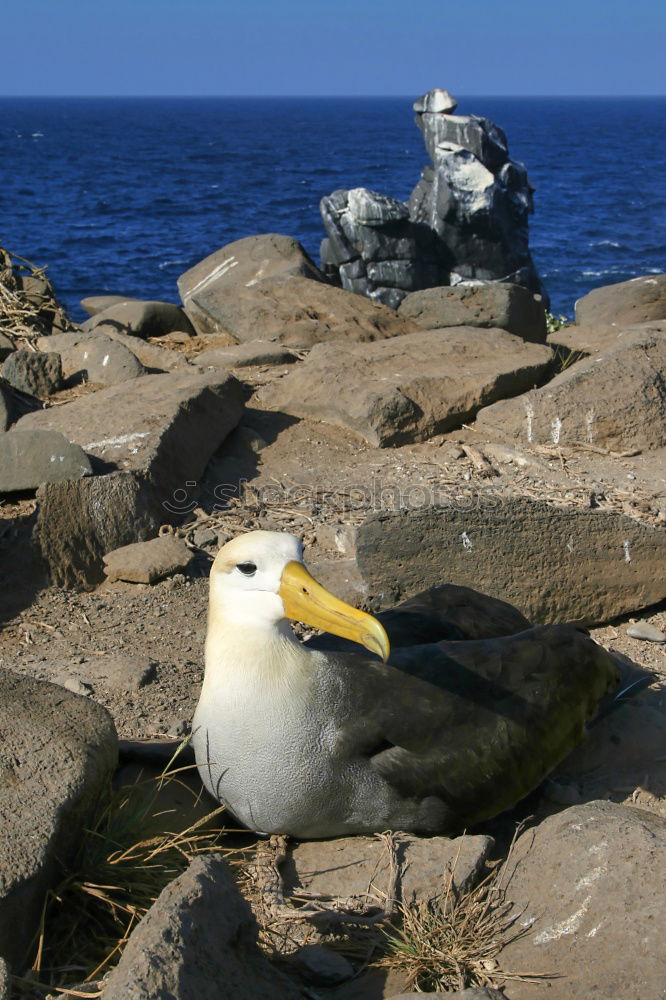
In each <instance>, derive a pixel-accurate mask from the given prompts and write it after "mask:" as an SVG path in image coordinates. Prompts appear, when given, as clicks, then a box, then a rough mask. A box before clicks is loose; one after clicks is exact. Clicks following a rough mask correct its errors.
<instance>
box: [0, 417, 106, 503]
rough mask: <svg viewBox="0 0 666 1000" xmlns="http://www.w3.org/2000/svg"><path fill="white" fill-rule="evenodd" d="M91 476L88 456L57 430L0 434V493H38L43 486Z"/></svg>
mask: <svg viewBox="0 0 666 1000" xmlns="http://www.w3.org/2000/svg"><path fill="white" fill-rule="evenodd" d="M90 475H92V466H91V465H90V459H89V458H88V456H87V455H86V453H85V452H84V451H83V449H82V448H80V447H79V446H78V445H77V444H72V443H71V441H68V440H67V438H66V437H64V436H63V435H62V434H59V433H58V432H57V431H34V430H33V431H12V432H11V433H10V434H0V493H13V492H17V491H21V490H36V489H37V487H38V486H41V485H42V484H43V483H59V482H62V481H63V480H66V479H80V478H81V476H90Z"/></svg>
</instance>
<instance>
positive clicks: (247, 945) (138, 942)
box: [102, 855, 302, 1000]
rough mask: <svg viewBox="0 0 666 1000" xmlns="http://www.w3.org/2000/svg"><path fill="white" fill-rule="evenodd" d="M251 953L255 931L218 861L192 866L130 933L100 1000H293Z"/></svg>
mask: <svg viewBox="0 0 666 1000" xmlns="http://www.w3.org/2000/svg"><path fill="white" fill-rule="evenodd" d="M300 997H302V993H301V991H300V990H299V989H298V988H297V987H296V986H294V985H293V984H292V983H291V981H290V980H288V979H287V978H286V976H283V975H282V974H281V973H280V972H278V970H277V969H275V968H273V966H271V965H270V964H269V962H268V960H267V959H266V958H265V957H264V955H263V953H262V952H261V951H260V950H259V947H258V946H257V925H256V923H255V920H254V917H253V916H252V912H251V910H250V907H249V906H248V904H247V903H246V902H245V900H244V899H243V897H242V896H241V894H240V893H239V891H238V889H237V888H236V885H235V883H234V880H233V878H232V876H231V873H230V871H229V868H228V866H227V864H226V862H225V861H224V860H223V859H222V857H221V856H220V855H210V856H208V857H205V858H197V859H196V860H194V861H193V862H192V863H191V864H190V867H189V868H188V869H187V871H186V872H185V873H184V874H183V875H181V876H179V877H178V878H177V879H176V880H175V881H174V882H172V883H171V884H170V885H168V886H167V887H166V889H164V890H163V891H162V892H161V893H160V895H159V897H158V899H157V901H156V902H155V903H154V905H153V906H152V907H151V909H150V910H149V911H148V913H147V914H146V916H145V917H144V918H143V920H142V921H141V923H140V924H139V925H138V926H137V927H136V929H135V930H134V931H133V933H132V935H131V937H130V939H129V942H128V943H127V947H126V948H125V951H124V952H123V955H122V958H121V959H120V962H119V963H118V965H117V967H116V968H115V969H114V970H113V971H112V972H111V974H110V976H109V977H108V979H107V981H106V985H105V986H104V988H103V990H102V1000H298V998H300Z"/></svg>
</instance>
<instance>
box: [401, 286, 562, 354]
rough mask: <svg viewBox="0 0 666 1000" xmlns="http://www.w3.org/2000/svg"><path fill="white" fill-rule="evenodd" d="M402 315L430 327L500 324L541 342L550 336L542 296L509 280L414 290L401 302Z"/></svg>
mask: <svg viewBox="0 0 666 1000" xmlns="http://www.w3.org/2000/svg"><path fill="white" fill-rule="evenodd" d="M398 315H399V316H403V317H405V318H407V319H412V320H414V322H415V323H418V325H419V326H421V327H425V329H427V330H434V329H438V328H440V327H446V326H481V327H498V328H499V329H500V330H506V331H507V332H508V333H513V334H515V335H516V336H517V337H522V339H523V340H531V341H533V342H534V343H537V344H543V343H544V341H545V340H546V310H545V308H544V305H543V301H542V299H541V296H540V295H535V294H534V293H533V292H530V291H529V290H528V289H527V288H523V287H522V286H521V285H512V284H509V283H506V282H492V283H489V284H486V285H454V286H441V287H438V288H426V289H424V290H423V291H420V292H411V293H410V294H409V295H407V296H406V297H405V298H404V299H403V301H402V302H401V304H400V305H399V306H398Z"/></svg>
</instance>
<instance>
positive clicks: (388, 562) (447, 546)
mask: <svg viewBox="0 0 666 1000" xmlns="http://www.w3.org/2000/svg"><path fill="white" fill-rule="evenodd" d="M356 551H357V556H356V561H357V565H358V569H359V572H360V574H361V576H362V578H363V580H364V582H365V585H366V587H367V589H368V592H369V593H370V595H372V598H373V601H374V603H375V604H376V605H377V604H378V605H381V606H382V607H388V606H390V605H392V604H394V603H395V602H396V601H397V600H399V599H402V598H407V597H410V596H412V595H413V594H417V593H418V592H419V591H421V590H425V589H426V588H427V587H433V586H436V585H437V584H440V583H443V582H447V583H455V584H458V585H463V586H468V587H473V588H474V589H476V590H480V591H482V592H483V593H486V594H490V595H491V596H492V597H499V598H501V599H502V600H504V601H508V602H509V603H511V604H514V605H515V606H516V607H517V608H518V609H519V610H520V611H521V612H522V613H523V614H524V615H525V617H526V618H528V619H529V620H530V621H532V622H535V623H549V622H563V621H580V622H582V623H592V622H602V621H608V620H610V619H611V618H614V617H615V616H617V615H620V614H624V613H626V612H628V611H632V610H634V609H635V608H641V607H648V606H649V605H651V604H656V603H658V602H659V601H661V600H663V598H664V597H666V580H665V579H664V573H663V566H664V562H665V560H666V530H664V529H663V528H656V527H652V526H650V525H646V524H642V523H641V522H639V521H636V520H634V519H633V518H630V517H626V516H624V515H621V514H616V513H611V512H608V511H603V510H600V509H588V508H583V507H573V506H570V507H558V506H555V505H554V504H552V503H549V502H547V501H543V500H540V501H537V500H531V499H528V498H527V497H524V498H522V497H503V496H501V495H499V494H489V495H488V496H487V497H486V496H480V497H479V502H478V503H477V504H476V505H475V506H474V507H473V508H472V509H469V506H468V504H467V503H465V509H456V508H455V506H453V505H445V504H441V505H434V504H433V505H432V506H425V507H421V508H417V507H409V508H404V509H403V510H401V511H397V512H385V513H377V514H373V515H371V516H370V517H369V518H368V519H367V520H366V521H365V522H364V523H363V524H362V525H361V526H360V528H359V530H358V535H357V540H356Z"/></svg>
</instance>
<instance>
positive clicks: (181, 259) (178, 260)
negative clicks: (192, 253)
mask: <svg viewBox="0 0 666 1000" xmlns="http://www.w3.org/2000/svg"><path fill="white" fill-rule="evenodd" d="M174 264H178V265H179V266H180V265H181V264H187V258H186V257H177V258H175V259H174V260H163V261H162V262H161V263H160V264H158V265H157V266H158V268H159V270H160V271H164V269H165V268H167V267H172V266H173V265H174Z"/></svg>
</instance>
